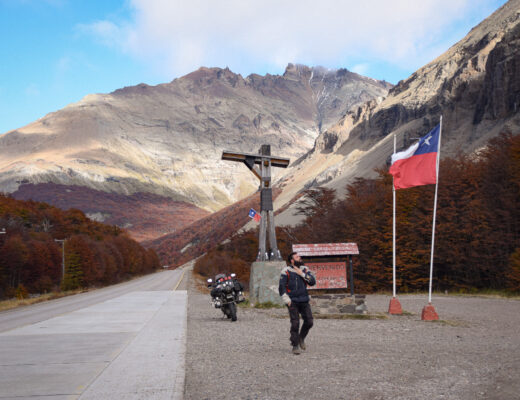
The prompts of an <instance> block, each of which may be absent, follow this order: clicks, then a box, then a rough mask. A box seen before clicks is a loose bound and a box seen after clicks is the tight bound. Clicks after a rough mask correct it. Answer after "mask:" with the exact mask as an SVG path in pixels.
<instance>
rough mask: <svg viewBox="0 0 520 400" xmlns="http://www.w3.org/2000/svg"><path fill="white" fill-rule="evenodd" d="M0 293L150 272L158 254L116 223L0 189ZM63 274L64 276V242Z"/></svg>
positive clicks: (102, 282)
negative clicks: (27, 199) (0, 231)
mask: <svg viewBox="0 0 520 400" xmlns="http://www.w3.org/2000/svg"><path fill="white" fill-rule="evenodd" d="M2 229H5V233H2V234H0V299H2V298H9V297H13V296H15V295H17V296H21V297H23V296H26V295H27V294H29V293H45V292H49V291H53V290H73V289H79V288H87V287H92V286H96V287H98V286H105V285H109V284H114V283H117V282H121V281H123V280H127V279H129V278H131V277H133V276H137V275H142V274H146V273H150V272H152V271H155V270H157V269H158V268H159V267H160V264H159V259H158V257H157V255H156V254H155V252H154V251H153V250H151V249H149V250H147V249H145V248H143V247H142V246H141V245H139V244H138V243H137V242H136V241H135V240H133V239H131V238H130V237H129V236H128V234H127V233H126V232H125V231H123V230H121V229H120V228H118V227H116V226H110V225H105V224H102V223H99V222H95V221H92V220H90V219H89V218H87V217H86V216H85V214H84V213H83V212H81V211H79V210H76V209H70V210H68V211H62V210H60V209H58V208H56V207H52V206H50V205H48V204H46V203H39V202H34V201H21V200H15V199H13V198H10V197H6V196H5V195H0V230H2ZM56 239H58V240H62V239H66V242H65V274H64V276H63V278H62V243H61V242H56V241H55V240H56Z"/></svg>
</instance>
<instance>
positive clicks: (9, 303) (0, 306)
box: [0, 289, 88, 311]
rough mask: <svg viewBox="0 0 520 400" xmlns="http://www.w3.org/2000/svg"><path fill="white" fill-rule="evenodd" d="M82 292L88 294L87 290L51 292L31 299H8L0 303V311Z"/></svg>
mask: <svg viewBox="0 0 520 400" xmlns="http://www.w3.org/2000/svg"><path fill="white" fill-rule="evenodd" d="M83 292H88V289H78V290H69V291H66V292H51V293H45V294H42V295H40V296H38V297H31V298H27V299H9V300H2V301H0V311H6V310H11V309H13V308H17V307H22V306H29V305H31V304H36V303H42V302H44V301H49V300H54V299H59V298H61V297H65V296H71V295H74V294H79V293H83Z"/></svg>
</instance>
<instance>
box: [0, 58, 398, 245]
mask: <svg viewBox="0 0 520 400" xmlns="http://www.w3.org/2000/svg"><path fill="white" fill-rule="evenodd" d="M390 88H391V85H390V84H388V83H386V82H380V81H376V80H373V79H370V78H366V77H362V76H360V75H357V74H355V73H352V72H350V71H347V70H346V69H339V70H327V69H325V68H321V67H315V68H310V67H306V66H302V65H292V64H289V65H288V67H287V69H286V71H285V73H284V74H283V75H282V76H278V75H269V74H268V75H265V76H260V75H250V76H248V77H246V78H243V77H242V76H241V75H238V74H235V73H233V72H231V71H230V70H229V69H227V68H226V69H220V68H200V69H199V70H197V71H195V72H192V73H190V74H188V75H186V76H183V77H181V78H178V79H175V80H173V81H172V82H170V83H166V84H161V85H157V86H148V85H145V84H140V85H137V86H132V87H126V88H123V89H120V90H116V91H115V92H113V93H110V94H95V95H88V96H86V97H85V98H84V99H82V100H81V101H79V102H77V103H74V104H71V105H69V106H67V107H65V108H63V109H62V110H59V111H56V112H53V113H50V114H48V115H46V116H45V117H43V118H40V119H39V120H37V121H35V122H33V123H31V124H29V125H27V126H25V127H23V128H20V129H16V130H14V131H11V132H8V133H6V134H4V135H2V136H1V137H0V190H2V191H4V192H8V193H13V195H14V196H15V197H19V198H27V193H31V196H33V197H32V198H33V199H34V200H45V201H48V202H50V203H51V204H57V203H55V201H54V199H55V197H56V196H55V194H56V190H57V187H56V186H53V185H47V184H49V183H52V184H54V185H59V186H58V187H60V188H61V189H62V190H61V191H60V193H59V197H60V200H59V203H60V206H62V207H65V208H66V207H67V206H68V205H69V204H72V203H73V204H74V206H75V207H77V208H79V209H81V210H85V212H88V213H89V214H91V215H97V216H98V217H99V218H100V219H101V220H104V221H116V220H117V221H119V222H118V224H120V225H121V226H125V224H132V225H133V224H134V222H132V221H131V217H132V214H133V213H130V214H129V213H128V211H127V210H126V209H125V208H124V207H120V208H119V209H117V208H116V209H114V207H109V209H107V208H106V206H105V204H106V203H107V201H108V202H110V201H112V200H111V199H107V198H106V197H107V196H109V195H113V194H117V195H123V196H130V195H135V196H136V197H137V198H143V197H146V196H145V195H142V194H143V193H144V194H147V193H148V194H154V195H156V196H161V197H162V198H164V201H165V202H167V201H168V200H169V201H171V202H176V204H178V205H180V207H181V208H180V210H181V211H179V212H175V210H173V209H172V208H171V207H175V205H174V204H173V203H171V204H170V205H169V206H168V207H170V209H172V212H173V215H172V217H170V218H166V220H164V221H163V224H162V225H161V226H159V227H156V228H155V230H156V231H157V232H159V231H160V232H163V233H164V232H171V231H172V229H173V228H171V226H172V224H173V223H174V221H175V220H176V219H177V218H176V216H178V215H179V214H182V213H183V211H182V210H183V208H182V207H185V205H186V204H189V205H192V206H194V207H197V208H198V209H201V210H199V211H196V212H194V213H193V219H192V220H195V219H197V218H199V217H200V216H201V215H202V214H203V212H202V211H204V210H205V211H208V212H211V211H215V210H218V209H221V208H222V207H224V206H227V205H230V204H232V203H233V202H235V201H237V200H239V199H241V198H244V197H246V196H247V195H249V194H251V193H253V192H254V191H255V190H256V189H257V186H258V183H257V181H256V178H254V176H253V175H252V174H251V173H250V172H249V171H248V170H247V168H245V166H243V165H240V164H236V163H229V162H223V161H221V160H220V156H221V153H222V150H224V149H229V150H235V151H242V152H249V153H252V152H257V151H258V148H259V147H260V145H261V144H264V143H269V144H271V146H272V153H273V154H278V155H280V156H284V157H290V158H291V159H292V160H294V159H296V158H298V157H300V156H302V155H303V154H305V153H306V152H307V151H308V150H309V149H310V148H312V146H313V143H314V141H315V139H316V137H317V136H318V135H319V133H320V132H321V131H322V130H324V129H326V128H328V127H330V126H331V125H332V124H333V123H336V122H337V121H338V119H339V118H340V117H341V116H342V115H344V114H345V113H346V112H347V111H348V110H349V109H350V108H351V107H353V106H356V105H359V104H362V103H364V102H366V101H367V100H369V99H374V98H378V97H382V96H385V95H386V94H387V92H388V89H390ZM276 173H277V174H279V171H277V172H276ZM30 184H32V185H35V186H36V187H35V186H33V187H30V188H24V185H30ZM42 184H43V185H42ZM69 186H74V187H83V188H88V189H89V191H90V192H89V193H90V194H89V195H88V196H86V197H85V200H84V201H82V200H81V196H79V197H78V196H76V194H77V189H74V190H67V187H69ZM92 199H96V200H95V201H94V200H92ZM134 200H135V199H134ZM156 200H157V199H156ZM123 203H124V201H123ZM145 206H146V204H144V203H143V207H145ZM147 210H148V209H147V208H146V207H145V208H143V213H147ZM151 212H154V211H153V210H152V211H151ZM157 232H156V233H157ZM145 235H146V237H148V238H150V237H151V236H152V232H151V231H150V232H145Z"/></svg>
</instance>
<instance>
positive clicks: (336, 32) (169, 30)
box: [82, 0, 486, 76]
mask: <svg viewBox="0 0 520 400" xmlns="http://www.w3.org/2000/svg"><path fill="white" fill-rule="evenodd" d="M483 3H486V0H474V1H470V0H422V1H411V0H392V1H387V0H365V1H362V2H361V1H358V0H344V1H341V0H321V1H320V2H316V1H310V0H282V1H280V0H262V1H259V0H256V1H255V0H220V1H213V0H191V1H189V2H188V1H186V0H130V5H131V8H132V11H133V13H132V14H133V17H132V20H131V21H126V22H125V23H124V24H117V23H115V22H112V21H98V22H95V23H93V24H90V25H84V26H82V29H83V30H84V31H87V32H89V33H90V34H93V35H95V36H96V37H98V38H100V39H102V40H103V42H104V43H105V44H107V45H111V46H116V47H118V48H119V49H120V50H122V51H124V52H128V53H130V54H132V55H133V56H135V57H137V58H139V59H141V60H146V61H149V62H151V63H152V64H153V66H154V67H155V68H156V69H158V70H160V71H162V72H163V73H164V74H168V75H169V76H179V75H180V74H184V73H187V72H190V71H193V70H194V69H196V68H198V67H199V66H201V65H206V66H226V65H227V66H229V67H230V68H231V69H232V70H234V71H237V72H241V73H250V72H258V71H254V70H251V66H253V65H257V64H259V63H261V64H262V65H264V66H267V67H270V68H277V69H279V68H280V67H283V66H285V65H286V64H287V63H288V62H300V63H305V64H309V65H325V66H328V67H335V66H344V65H338V64H342V63H343V64H344V63H345V62H346V61H347V60H349V59H356V60H358V61H356V62H357V63H358V64H359V67H358V68H359V70H360V71H361V68H366V66H363V60H368V59H370V60H376V61H382V62H386V63H390V64H393V65H396V66H398V67H401V68H409V67H412V68H413V69H415V68H417V67H419V66H421V65H423V64H424V63H426V62H428V61H430V60H431V59H433V58H434V57H436V56H437V55H439V54H438V53H437V52H438V49H439V47H440V48H447V47H448V46H449V45H452V44H453V43H451V42H450V43H443V40H444V41H446V40H447V39H446V38H445V36H443V34H444V30H445V29H446V28H449V27H450V26H451V24H454V23H456V22H457V21H460V20H462V19H464V17H465V14H466V13H467V12H469V10H471V9H473V10H474V9H475V7H479V6H480V5H481V4H483ZM359 60H361V62H360V61H359Z"/></svg>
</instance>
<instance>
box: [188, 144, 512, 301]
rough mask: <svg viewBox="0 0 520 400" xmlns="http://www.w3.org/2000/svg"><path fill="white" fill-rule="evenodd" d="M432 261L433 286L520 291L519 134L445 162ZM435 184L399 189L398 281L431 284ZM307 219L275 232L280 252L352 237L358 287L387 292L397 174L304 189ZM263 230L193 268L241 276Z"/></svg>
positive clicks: (407, 285)
mask: <svg viewBox="0 0 520 400" xmlns="http://www.w3.org/2000/svg"><path fill="white" fill-rule="evenodd" d="M439 182H440V183H439V194H438V209H437V225H436V236H435V237H436V243H435V258H434V280H433V284H434V290H457V291H462V292H471V291H473V290H481V289H498V290H509V291H512V292H518V291H520V135H516V136H513V135H511V134H502V135H501V136H499V137H497V138H494V139H492V140H490V141H489V143H488V144H487V146H486V147H485V148H484V149H482V150H481V151H479V152H478V153H475V154H473V155H459V156H458V157H455V158H449V159H444V160H442V161H441V165H440V172H439ZM434 189H435V187H434V185H428V186H420V187H415V188H411V189H404V190H398V191H397V192H396V195H397V196H396V197H397V219H396V228H397V235H396V238H397V245H396V248H397V262H396V265H397V285H398V288H399V291H400V292H411V291H417V290H426V289H427V285H428V277H429V262H430V244H431V232H432V213H433V199H434ZM306 194H307V196H306V197H305V198H306V200H305V202H304V203H303V204H302V205H301V206H300V207H299V211H298V212H299V213H301V214H302V215H304V217H305V221H304V222H303V223H302V224H300V225H298V226H296V227H292V228H289V227H282V228H280V227H279V228H277V236H278V238H279V243H278V245H279V248H280V250H281V251H282V255H287V254H288V253H289V252H290V246H291V245H292V244H293V243H327V242H356V243H358V245H359V249H360V255H359V257H355V263H354V275H355V284H356V291H358V292H374V291H379V290H390V289H391V283H392V177H391V176H390V175H389V174H388V173H387V171H382V170H380V171H378V177H377V178H375V179H357V180H356V181H355V182H353V183H352V184H350V185H348V186H347V196H346V197H345V198H344V199H339V198H337V196H336V193H335V191H334V190H332V189H327V188H319V189H311V190H309V191H307V193H306ZM257 236H258V235H257V232H253V231H250V232H245V233H241V234H236V235H234V237H233V238H232V239H231V240H230V241H229V242H228V243H225V244H221V245H219V246H217V247H216V248H214V249H213V250H212V251H210V252H208V253H207V254H206V255H205V256H204V257H202V258H200V259H199V260H198V262H197V264H196V271H198V272H199V273H201V274H203V275H207V276H211V275H212V274H214V273H215V272H216V271H217V270H222V269H223V270H227V271H230V270H231V269H235V270H236V272H237V273H239V274H241V275H239V276H241V277H242V278H245V279H247V278H248V275H249V264H250V263H251V262H252V261H254V260H255V258H256V251H257V249H258V240H257Z"/></svg>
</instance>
